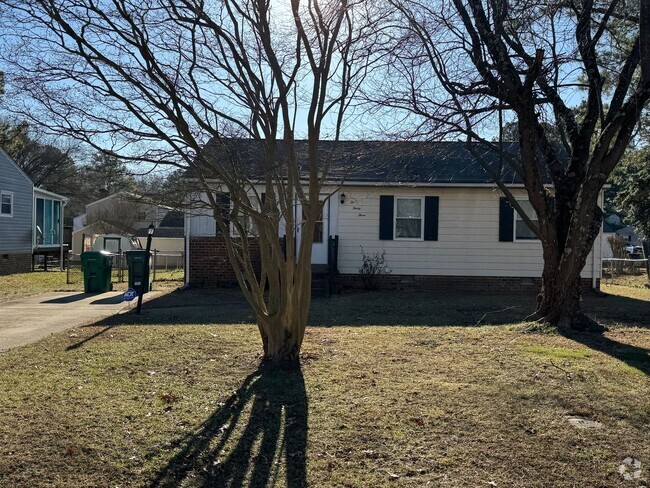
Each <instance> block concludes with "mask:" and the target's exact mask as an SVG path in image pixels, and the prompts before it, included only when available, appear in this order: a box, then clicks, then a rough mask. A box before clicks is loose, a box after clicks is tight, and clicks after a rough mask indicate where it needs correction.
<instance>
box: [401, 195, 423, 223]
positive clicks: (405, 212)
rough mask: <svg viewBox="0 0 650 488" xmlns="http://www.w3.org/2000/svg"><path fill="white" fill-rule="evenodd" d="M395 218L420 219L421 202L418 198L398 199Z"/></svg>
mask: <svg viewBox="0 0 650 488" xmlns="http://www.w3.org/2000/svg"><path fill="white" fill-rule="evenodd" d="M396 216H397V217H398V218H401V217H412V218H420V217H421V216H422V200H420V199H419V198H398V199H397V214H396Z"/></svg>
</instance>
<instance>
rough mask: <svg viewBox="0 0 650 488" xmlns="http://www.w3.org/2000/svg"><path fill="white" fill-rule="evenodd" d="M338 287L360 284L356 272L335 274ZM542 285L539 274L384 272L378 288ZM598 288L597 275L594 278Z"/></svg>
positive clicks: (499, 289)
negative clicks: (536, 275) (435, 274)
mask: <svg viewBox="0 0 650 488" xmlns="http://www.w3.org/2000/svg"><path fill="white" fill-rule="evenodd" d="M337 286H338V288H339V291H346V290H361V289H363V288H364V285H363V281H362V280H361V276H360V275H358V274H341V275H339V276H338V278H337ZM541 286H542V280H541V278H520V277H513V276H426V275H415V276H409V275H388V276H385V277H384V278H383V281H382V284H381V288H382V289H386V290H432V291H441V290H460V291H489V292H496V293H512V292H513V291H515V292H524V293H525V292H534V293H537V292H538V291H539V289H540V288H541ZM582 289H583V291H590V290H591V289H592V288H591V278H582ZM596 289H597V290H600V279H597V280H596Z"/></svg>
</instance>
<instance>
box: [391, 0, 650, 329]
mask: <svg viewBox="0 0 650 488" xmlns="http://www.w3.org/2000/svg"><path fill="white" fill-rule="evenodd" d="M390 3H391V4H392V5H393V6H394V7H395V9H396V10H397V11H398V12H399V16H400V19H399V20H398V23H397V27H396V28H395V29H393V30H392V34H393V36H394V38H393V39H391V41H392V44H391V49H395V48H397V49H396V50H395V51H394V55H393V59H392V60H391V63H388V68H387V72H388V73H387V74H384V76H383V79H382V86H381V88H382V91H381V93H382V95H381V97H382V98H381V104H382V105H383V106H384V107H390V108H392V109H395V108H398V109H403V110H405V111H406V112H408V113H409V114H411V118H415V120H416V121H417V124H416V125H415V126H414V127H415V128H414V129H412V133H413V134H416V135H419V136H424V135H426V136H432V135H433V136H437V137H440V136H441V135H443V136H449V135H450V134H456V135H457V134H461V135H462V136H463V137H464V138H466V140H467V141H468V142H469V143H470V144H469V146H470V147H472V148H475V147H477V146H479V147H480V146H481V145H485V146H487V147H489V148H492V149H494V150H497V151H498V150H499V149H500V146H499V144H498V142H497V143H494V142H492V143H491V142H490V141H488V140H487V139H488V138H489V135H492V136H494V133H495V131H494V127H495V126H496V123H495V121H496V118H497V114H498V112H500V111H508V112H509V113H511V114H514V116H515V121H516V122H517V124H516V127H517V139H518V142H519V154H518V155H515V156H516V157H513V155H512V154H502V156H503V161H504V164H507V165H509V167H510V168H512V169H514V171H516V173H517V174H518V175H519V177H520V179H521V181H522V182H523V184H524V185H525V188H526V191H527V193H528V197H529V200H530V202H531V205H532V207H533V208H534V210H535V212H536V214H537V217H538V221H537V222H533V220H532V219H530V218H529V217H528V216H527V215H526V214H525V213H524V211H523V210H522V208H521V206H520V205H519V204H518V202H517V200H516V199H515V198H514V196H513V194H512V192H511V189H510V187H509V186H507V185H506V184H505V182H504V180H503V178H502V175H503V174H504V171H503V170H504V167H494V166H488V165H487V163H483V164H484V166H485V169H486V171H487V172H488V174H489V175H490V176H491V177H492V178H494V181H495V182H496V184H497V185H498V186H499V188H500V189H501V190H502V192H503V193H504V194H505V195H506V196H507V197H508V200H509V202H510V204H511V206H512V207H513V208H514V209H515V210H516V211H517V212H518V213H519V214H520V216H521V218H522V219H523V220H524V221H525V222H526V224H527V225H528V226H529V227H530V228H531V230H532V231H533V232H534V234H535V235H536V236H537V237H538V238H539V239H540V241H541V244H542V248H543V257H544V269H543V275H542V282H543V285H542V290H541V293H540V295H539V297H538V305H537V310H536V313H535V314H534V315H533V316H532V318H533V319H537V320H541V321H544V322H547V323H550V324H554V325H557V326H559V327H562V328H585V327H590V326H592V325H594V324H593V323H592V322H591V321H589V320H588V319H587V318H586V317H585V316H584V314H583V313H582V312H581V308H580V300H581V279H580V272H581V270H582V269H583V267H584V265H585V262H586V259H587V256H588V254H589V252H590V250H591V248H592V246H593V242H594V239H595V238H596V236H597V235H598V232H599V229H600V225H601V220H602V211H601V209H600V208H599V203H598V202H599V194H600V191H601V189H602V188H603V185H604V184H605V182H606V181H607V179H608V177H609V175H610V174H611V172H612V170H613V169H614V168H615V167H616V165H617V164H618V162H619V160H620V159H621V156H622V155H623V152H624V151H625V149H626V147H627V146H628V144H629V142H630V140H631V138H632V137H633V135H634V132H635V129H636V127H637V125H638V121H639V117H640V115H641V112H642V110H643V108H644V107H645V106H646V104H647V102H648V99H649V98H650V54H649V53H648V50H649V49H650V36H649V34H650V29H649V23H650V14H649V12H648V9H649V6H648V3H649V2H646V1H641V2H640V9H641V10H639V4H638V3H637V4H636V5H637V7H636V9H630V6H631V5H634V3H632V4H628V3H626V2H621V1H619V0H560V1H542V2H539V1H537V0H467V1H462V0H451V1H450V2H436V3H435V4H433V5H432V4H431V3H429V2H424V1H419V0H390ZM613 24H616V29H614V27H613ZM621 26H622V28H621ZM621 32H625V33H626V35H627V36H629V37H627V38H626V39H621V38H620V33H621ZM623 41H625V42H623ZM612 51H614V52H615V54H616V55H612ZM605 78H607V81H608V83H607V86H606V85H605ZM576 98H579V99H581V102H582V103H581V107H580V108H581V110H579V111H578V110H575V107H574V106H572V105H571V104H569V102H568V100H573V103H575V100H576ZM549 126H552V127H556V128H557V131H553V133H549V131H547V130H546V128H547V127H549ZM489 129H492V132H491V134H490V130H489ZM556 132H557V133H556ZM558 136H559V140H560V142H559V143H558ZM492 139H494V137H492ZM475 153H478V151H475ZM476 157H477V158H479V162H480V157H479V155H478V154H476ZM549 182H550V183H551V184H549Z"/></svg>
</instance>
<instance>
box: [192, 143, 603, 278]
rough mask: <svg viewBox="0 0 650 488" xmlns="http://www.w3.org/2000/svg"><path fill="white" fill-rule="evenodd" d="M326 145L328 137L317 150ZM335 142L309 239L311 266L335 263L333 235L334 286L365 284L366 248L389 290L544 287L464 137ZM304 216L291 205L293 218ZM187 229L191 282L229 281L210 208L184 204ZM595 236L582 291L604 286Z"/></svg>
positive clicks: (493, 158) (534, 248)
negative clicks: (384, 267) (381, 263)
mask: <svg viewBox="0 0 650 488" xmlns="http://www.w3.org/2000/svg"><path fill="white" fill-rule="evenodd" d="M237 144H238V145H237V146H236V152H237V155H238V158H239V159H240V160H241V161H240V163H242V164H243V167H255V166H256V164H255V161H254V159H255V157H256V156H255V150H252V149H250V148H249V147H247V144H254V143H248V142H247V141H238V143H237ZM299 144H302V145H304V142H302V141H300V142H299ZM329 144H331V143H328V142H324V143H323V147H322V151H324V152H326V151H327V150H328V149H329ZM337 147H338V153H337V156H336V157H335V158H334V162H333V166H332V169H331V170H330V175H331V177H330V178H331V185H329V186H328V187H327V188H324V191H323V200H324V201H325V206H324V211H323V217H322V223H321V224H320V225H319V229H322V231H320V232H318V235H317V238H316V239H315V242H314V245H313V253H312V264H313V265H317V267H319V268H320V267H321V266H324V265H329V266H330V267H331V265H332V256H333V254H332V249H333V247H332V246H333V243H334V238H336V237H337V238H338V254H337V261H338V269H337V270H332V269H330V271H331V272H336V271H337V272H338V273H337V278H336V280H337V287H338V288H341V287H343V288H346V287H350V288H357V287H360V286H361V279H360V275H359V267H360V265H361V259H362V248H363V250H364V252H365V253H367V254H373V253H375V252H379V253H381V252H383V251H385V252H386V261H387V264H388V265H389V267H390V268H391V269H392V273H391V274H390V276H388V277H387V279H386V281H385V286H390V287H405V288H441V289H448V288H463V289H484V290H495V289H499V288H503V289H514V290H519V289H522V288H529V289H535V288H537V287H539V286H540V284H541V279H540V278H541V274H542V269H543V259H542V246H541V243H540V242H539V241H538V240H537V239H536V238H535V237H534V235H533V234H532V233H531V231H530V230H529V229H528V227H527V226H526V225H525V223H524V222H523V220H522V219H521V218H520V217H519V215H518V214H517V213H516V212H515V211H514V210H513V209H512V208H511V207H510V205H509V203H508V201H507V199H506V198H505V197H504V196H503V194H502V193H501V191H500V190H499V189H498V188H497V186H496V185H495V184H494V183H493V182H491V181H490V178H489V177H488V176H487V175H486V173H485V171H484V169H483V167H482V166H481V164H479V163H478V162H477V161H476V159H475V158H474V156H473V155H472V153H470V151H469V150H468V149H467V146H466V144H465V143H461V142H439V143H429V142H339V143H338V146H337ZM303 149H304V148H303ZM474 149H475V152H478V153H481V154H482V159H483V161H484V162H487V164H490V165H491V166H492V167H493V168H495V169H496V168H498V167H499V165H500V162H499V155H498V152H497V151H489V150H487V149H485V148H484V147H482V146H476V147H475V148H474ZM506 150H507V151H509V152H510V153H513V154H516V153H517V152H518V146H517V145H516V144H507V145H506ZM187 177H188V178H192V175H191V174H189V173H188V175H187ZM341 181H343V183H342V184H341ZM504 181H505V182H506V183H507V184H508V186H509V187H510V189H511V191H512V192H513V193H514V194H515V196H516V197H517V198H519V199H521V205H522V206H523V207H524V209H526V211H527V212H528V214H529V216H530V217H531V218H532V219H533V220H534V219H535V214H534V211H533V210H532V207H531V205H530V204H529V203H528V200H527V194H526V191H525V189H524V186H523V184H521V183H520V180H519V179H518V177H516V175H515V174H514V173H513V172H512V171H511V170H507V171H506V172H505V174H504ZM260 191H263V189H262V187H260ZM193 199H197V198H196V196H194V197H193V198H190V200H193ZM197 200H198V199H197ZM203 200H206V198H205V196H204V197H203ZM601 202H602V195H601ZM300 212H301V211H300V205H299V204H296V216H298V215H300ZM185 229H186V246H187V248H188V249H189V253H188V254H189V255H188V256H187V259H188V261H187V263H186V267H187V270H188V272H186V280H187V281H188V283H190V284H192V283H194V284H203V285H229V284H235V283H236V281H235V280H234V273H233V272H232V270H231V268H230V266H229V264H228V262H227V257H226V252H225V247H224V244H223V238H222V237H220V236H219V235H217V234H218V232H217V226H216V222H215V219H214V217H213V211H212V210H211V209H209V208H199V207H197V208H193V209H189V210H188V211H187V212H186V225H185ZM299 237H300V236H299V235H298V238H299ZM330 238H331V239H330ZM601 242H602V240H601V239H600V238H599V239H596V240H595V243H594V248H593V251H592V253H591V255H590V256H589V258H588V259H587V263H586V265H585V268H584V269H583V271H582V280H583V285H584V287H585V288H598V287H599V285H600V273H601V257H600V256H601ZM253 259H256V258H255V256H253Z"/></svg>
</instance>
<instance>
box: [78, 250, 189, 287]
mask: <svg viewBox="0 0 650 488" xmlns="http://www.w3.org/2000/svg"><path fill="white" fill-rule="evenodd" d="M111 260H112V263H113V270H112V278H111V281H112V282H113V283H128V282H129V268H128V266H127V262H126V254H124V253H121V254H112V255H111ZM184 264H185V254H184V253H183V252H182V251H176V252H174V251H168V252H159V251H157V250H153V251H151V265H150V266H151V271H150V273H151V281H152V282H156V281H182V280H183V279H184V278H185V267H184ZM67 283H68V284H69V285H79V286H81V287H83V283H84V275H83V270H82V269H81V256H80V255H79V254H70V255H69V256H68V267H67Z"/></svg>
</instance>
